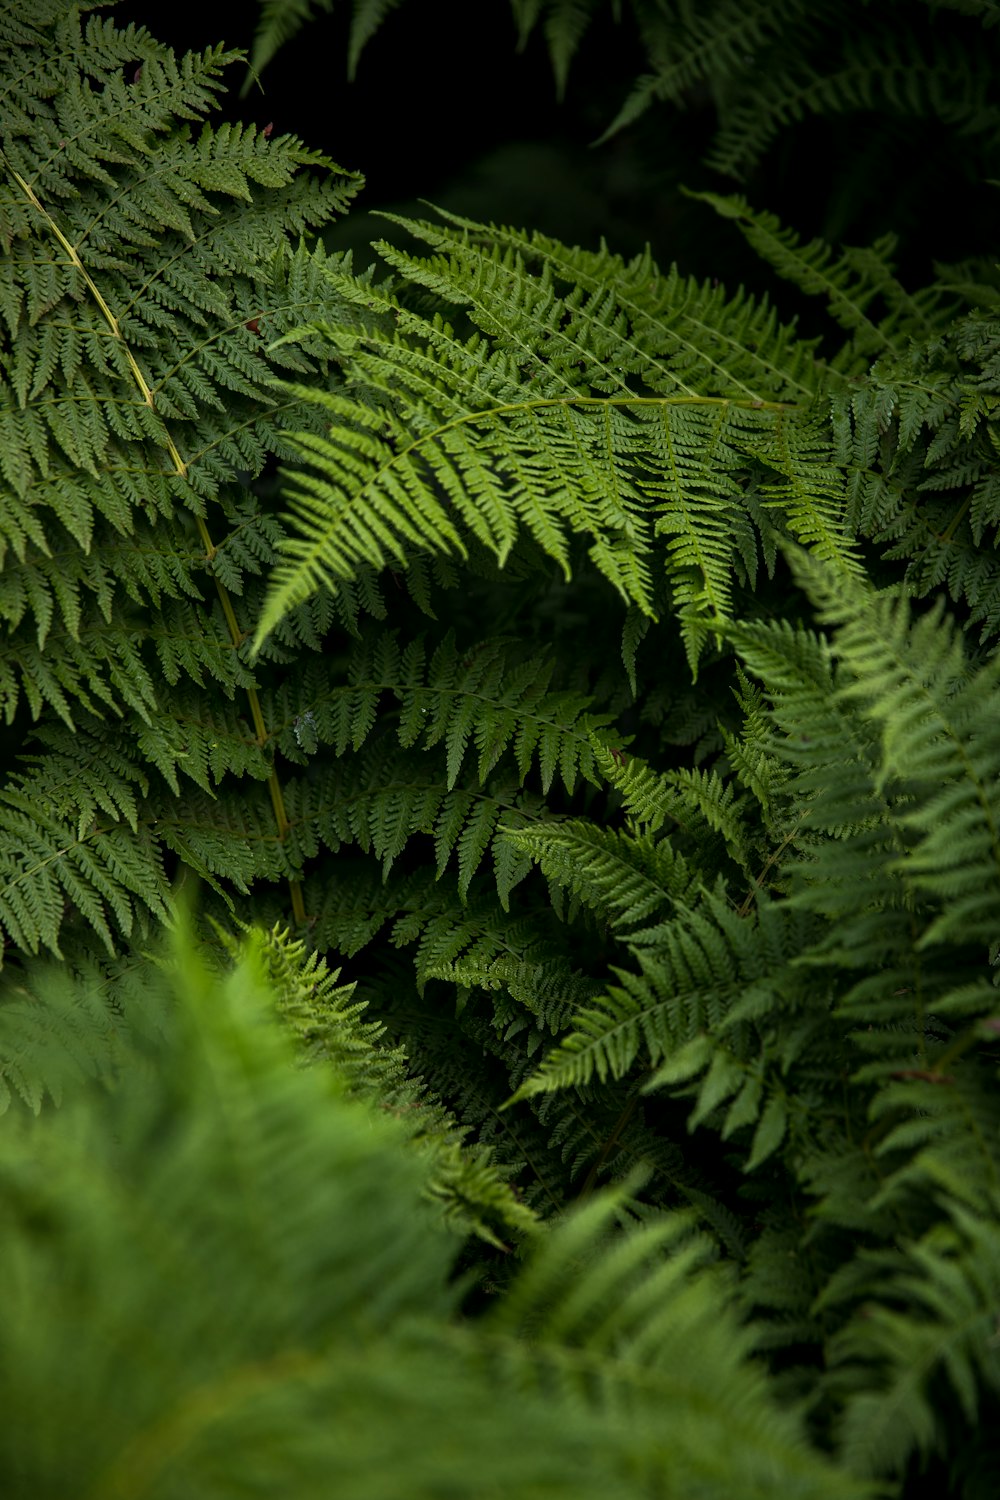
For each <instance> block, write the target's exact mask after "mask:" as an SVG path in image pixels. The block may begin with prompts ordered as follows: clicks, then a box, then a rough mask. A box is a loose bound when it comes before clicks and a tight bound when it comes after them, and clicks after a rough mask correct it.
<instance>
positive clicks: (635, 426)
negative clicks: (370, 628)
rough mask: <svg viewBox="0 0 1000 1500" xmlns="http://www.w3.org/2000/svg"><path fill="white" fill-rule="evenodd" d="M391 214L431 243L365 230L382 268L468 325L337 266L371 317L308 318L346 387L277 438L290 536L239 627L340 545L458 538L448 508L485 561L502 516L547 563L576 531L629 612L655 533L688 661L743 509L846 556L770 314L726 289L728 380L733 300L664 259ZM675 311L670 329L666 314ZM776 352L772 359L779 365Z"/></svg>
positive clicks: (712, 611) (356, 554)
mask: <svg viewBox="0 0 1000 1500" xmlns="http://www.w3.org/2000/svg"><path fill="white" fill-rule="evenodd" d="M406 227H407V228H409V229H410V230H411V231H412V232H414V233H416V234H418V235H419V236H420V237H421V238H424V239H426V240H428V241H429V242H430V243H431V245H432V246H433V247H434V249H435V250H436V251H437V254H436V256H435V257H434V258H432V259H424V260H420V259H417V258H416V257H413V256H408V255H403V254H402V253H401V252H398V251H395V250H393V249H391V247H388V246H382V247H381V249H382V251H383V254H384V255H385V257H386V258H387V260H388V261H389V263H390V265H392V266H393V267H394V268H395V269H396V271H397V272H399V273H400V274H401V276H402V277H403V278H404V279H405V281H406V282H410V283H416V284H418V285H421V286H423V287H425V288H427V289H428V290H430V291H431V292H432V293H433V294H434V295H435V297H437V298H440V299H443V300H445V301H446V302H448V303H451V304H452V305H453V306H457V307H458V308H460V309H462V311H463V313H464V315H466V316H467V317H468V318H469V319H470V320H471V321H472V322H473V323H474V324H475V325H477V326H478V328H479V329H480V330H481V333H476V334H473V335H472V336H471V337H470V338H467V339H460V338H459V337H458V335H457V334H456V333H455V332H454V330H453V329H452V327H451V325H450V324H448V323H446V322H444V321H443V317H442V316H441V314H435V315H434V317H433V318H427V317H425V316H422V315H420V314H417V313H416V312H412V311H409V310H408V308H407V306H406V304H405V302H404V301H402V300H400V296H399V295H393V294H392V293H390V292H387V291H377V292H376V291H375V289H373V288H372V287H371V286H368V285H366V286H365V287H363V288H361V287H354V288H353V290H352V288H351V287H350V286H349V285H348V284H346V283H345V282H343V281H341V280H338V281H337V282H336V286H337V290H338V293H339V294H340V295H341V296H344V297H353V298H355V299H356V301H357V303H358V304H359V309H364V310H365V311H369V312H374V314H375V317H374V318H373V319H371V320H370V321H371V326H370V329H369V330H368V331H366V332H364V333H362V334H360V335H358V334H355V333H353V332H345V331H344V330H343V329H342V328H341V327H336V328H335V327H331V326H328V327H327V328H326V329H325V330H324V331H325V332H326V334H327V336H328V338H329V339H330V343H331V347H332V349H335V350H337V352H338V355H339V358H340V359H341V361H342V363H343V366H344V371H345V376H346V379H347V381H348V383H349V384H353V385H357V386H359V387H360V388H361V395H360V399H357V398H349V397H345V396H341V395H339V394H330V395H320V396H317V397H316V398H315V399H316V400H317V402H318V403H319V404H320V405H321V407H322V409H323V410H324V412H325V413H326V415H327V420H328V421H329V422H330V429H329V432H328V434H326V435H322V436H320V435H317V436H308V435H303V436H302V437H301V438H299V439H298V440H297V441H298V443H299V451H300V453H301V454H302V456H303V457H304V458H305V459H306V460H307V462H308V463H309V464H310V466H311V468H312V470H314V474H310V473H308V472H306V473H303V474H302V475H301V476H297V478H296V481H295V484H294V486H293V487H292V488H290V490H289V498H290V500H291V502H292V511H291V518H292V520H293V522H294V524H295V527H296V530H297V531H298V533H299V536H298V537H297V538H295V539H292V540H289V541H288V542H287V543H285V544H284V550H285V552H286V556H287V559H288V560H287V561H286V563H285V564H284V566H283V567H282V568H281V569H279V570H278V572H277V574H276V577H275V582H274V586H273V588H272V592H271V597H270V600H269V603H268V606H267V608H266V611H265V614H264V617H263V619H262V621H261V623H260V625H259V627H258V630H257V635H256V645H257V646H259V645H260V644H261V643H262V641H263V640H264V639H265V638H266V636H267V633H268V631H269V630H270V629H271V628H273V626H274V625H275V624H277V623H278V622H279V621H280V620H281V618H282V617H283V615H284V614H285V613H286V612H287V610H288V609H289V608H291V607H293V606H294V605H296V604H298V603H301V602H302V601H303V600H305V599H307V598H308V597H309V596H310V594H311V593H313V592H314V591H315V590H316V589H317V588H320V587H325V588H330V589H336V587H337V586H338V583H339V581H340V580H341V579H349V578H350V577H351V576H352V574H353V572H354V570H355V568H356V567H357V566H358V565H359V564H361V563H365V564H368V565H370V566H374V567H384V566H387V565H389V564H390V563H398V564H405V563H406V562H407V561H408V559H409V557H410V556H411V555H413V553H414V552H415V551H416V552H420V551H424V550H433V551H437V552H441V553H448V552H452V553H456V552H457V553H458V555H459V556H464V555H466V553H467V544H466V542H465V540H464V539H463V536H462V534H461V532H460V530H459V529H458V525H457V524H456V523H461V524H462V526H463V527H464V528H465V529H466V530H467V531H468V532H469V534H470V535H471V536H473V537H475V539H476V540H477V541H478V542H479V543H481V544H482V545H484V546H485V547H487V548H488V549H489V550H490V551H491V552H492V553H493V554H494V555H495V556H496V558H497V560H498V562H499V563H500V564H501V565H502V564H503V563H504V562H505V560H506V559H507V557H508V556H509V554H510V550H511V547H512V546H513V544H514V540H515V537H516V536H517V534H518V530H519V529H520V527H522V526H523V527H524V528H526V529H527V531H528V532H529V534H530V535H531V536H532V538H533V539H534V541H535V542H536V543H537V545H539V546H540V547H541V549H542V550H543V551H544V552H545V553H546V554H548V555H549V556H550V557H552V558H553V559H554V560H555V561H556V562H557V563H558V564H559V565H560V567H561V568H562V569H563V572H564V573H565V574H566V575H567V576H568V574H569V552H568V547H567V541H566V535H565V533H566V531H567V530H569V529H572V530H573V531H574V532H576V533H578V534H582V535H585V536H588V537H590V538H591V539H592V544H591V546H590V548H589V553H590V557H591V559H592V560H593V562H594V564H595V566H596V567H597V568H598V570H599V571H600V572H601V573H602V574H603V575H604V576H605V577H606V578H608V579H609V581H610V582H612V583H613V585H614V586H615V587H616V589H617V590H618V591H619V592H620V593H621V594H622V596H623V597H624V598H625V599H626V600H627V601H628V602H629V603H631V604H634V605H635V606H636V607H637V608H638V609H639V610H641V611H642V612H643V613H646V614H651V613H652V612H653V606H652V590H653V579H652V577H651V572H650V563H649V561H648V558H649V554H650V552H651V551H652V548H653V544H654V539H655V538H657V537H659V536H663V535H666V536H669V537H670V538H671V540H670V541H669V542H668V543H667V544H666V547H665V549H663V548H661V549H658V550H660V553H661V556H662V557H663V558H664V562H665V564H666V567H667V576H668V579H669V580H670V584H671V589H672V593H673V596H674V603H675V605H676V606H677V607H678V608H680V609H681V610H683V611H684V612H685V619H686V622H687V623H686V649H687V651H688V656H689V659H690V660H691V662H692V664H693V663H695V662H696V661H697V659H698V656H699V655H700V653H701V650H702V648H703V646H704V642H705V638H706V630H705V628H704V625H703V624H702V623H700V622H701V621H702V620H703V619H705V618H706V617H710V616H711V617H715V616H718V617H720V618H726V617H728V615H729V613H730V593H731V579H732V575H733V573H734V572H735V573H736V576H737V577H738V578H741V579H745V580H747V581H749V582H752V581H753V579H754V578H755V577H756V572H757V565H758V550H757V549H758V533H759V532H761V531H765V530H768V529H769V528H770V526H771V525H772V524H774V523H772V522H771V521H770V520H768V521H766V522H765V520H764V517H763V515H761V511H760V507H762V508H763V509H764V510H765V511H768V512H770V511H775V512H778V513H780V515H781V517H782V520H783V522H784V524H785V525H786V526H787V527H788V528H789V529H790V530H791V532H792V534H793V535H796V536H798V537H800V538H801V539H802V540H803V541H804V542H806V543H807V544H809V545H811V546H812V547H814V548H815V550H816V551H817V554H818V555H819V556H822V557H824V558H826V559H829V560H836V561H837V562H838V564H839V565H840V566H842V567H843V568H845V569H846V570H848V571H852V570H854V571H856V570H857V567H858V563H857V560H856V557H855V554H854V552H853V550H852V546H851V543H850V539H849V538H848V537H847V535H846V533H845V532H844V531H843V527H842V521H841V493H842V492H841V481H840V480H839V477H838V475H837V472H836V470H835V468H834V467H833V466H832V464H831V463H830V461H829V453H828V450H827V449H826V446H825V444H826V440H825V439H824V437H823V436H822V434H821V432H819V431H817V429H816V428H815V426H814V423H813V417H812V408H811V404H810V403H809V402H806V403H805V404H804V405H803V407H802V409H801V411H800V410H799V409H798V408H797V407H796V406H795V405H794V404H790V403H789V402H787V400H785V399H783V398H784V397H786V395H787V393H788V391H789V387H790V386H791V387H795V386H798V387H799V389H800V390H802V389H805V390H807V391H808V388H806V387H802V386H801V382H800V372H801V370H802V352H801V351H798V350H796V349H795V348H794V346H791V345H790V341H789V337H788V334H787V332H786V331H784V330H781V329H780V328H778V326H777V325H776V324H775V323H774V322H773V319H770V318H769V316H767V315H766V314H765V316H764V317H758V316H756V315H755V313H754V310H753V308H752V306H750V307H747V308H746V311H747V319H746V321H747V322H748V323H750V324H752V326H753V329H754V332H755V333H756V334H757V335H758V336H759V337H760V338H761V339H764V340H766V344H765V347H764V349H763V350H761V349H760V348H759V347H758V351H757V353H755V355H754V358H753V360H752V361H750V365H751V366H752V372H753V376H752V378H753V379H754V384H753V385H749V384H747V377H748V376H750V375H751V370H750V369H748V368H747V363H746V361H745V360H744V359H743V358H742V357H741V354H742V349H741V347H734V341H733V339H732V336H731V334H730V333H728V332H726V333H723V332H722V330H721V328H720V329H719V331H718V332H716V327H717V326H718V320H719V319H720V318H725V317H726V316H727V314H728V315H732V316H735V317H736V318H737V319H739V318H741V317H742V314H743V311H744V308H745V306H746V304H745V299H744V298H742V297H740V298H738V299H737V303H736V307H735V308H734V309H727V308H726V304H725V303H724V302H722V301H721V300H720V299H719V298H718V297H716V296H712V295H710V294H707V293H701V294H699V293H697V292H696V291H695V289H694V288H693V287H691V286H688V285H685V284H684V283H682V282H681V281H680V279H679V278H678V277H676V276H674V277H672V278H670V279H669V280H668V281H667V283H666V284H665V285H663V286H660V285H659V284H658V283H657V281H656V278H657V276H658V272H657V270H656V268H655V266H653V265H652V264H651V263H650V262H649V261H648V259H647V258H645V257H640V258H639V259H638V260H637V261H636V262H633V263H632V264H631V265H630V266H629V267H627V268H622V267H621V263H620V262H617V261H615V260H614V259H612V258H611V257H609V256H607V255H602V256H599V257H593V256H591V257H585V256H582V255H579V254H576V255H574V254H571V253H570V252H567V251H566V250H565V249H564V248H563V247H561V246H550V245H549V244H548V243H546V242H544V241H540V242H535V243H533V244H532V245H531V247H530V259H529V257H528V254H526V253H525V250H524V247H523V246H524V242H523V237H513V238H514V241H515V243H514V244H513V245H512V243H511V240H512V237H511V236H510V235H508V234H507V233H506V232H504V231H500V232H499V233H496V234H494V232H493V231H490V230H487V229H485V228H484V227H483V226H476V225H472V224H469V223H468V222H467V221H459V227H456V228H454V229H451V228H444V229H435V228H433V227H432V226H430V225H417V224H413V223H407V225H406ZM480 242H484V243H483V244H482V247H481V248H480ZM532 261H535V262H538V263H539V268H538V270H537V271H536V270H534V267H533V266H532V264H531V262H532ZM619 275H620V276H621V278H622V289H621V291H620V292H619V290H618V286H617V284H616V283H614V282H612V278H613V277H618V276H619ZM560 280H564V281H565V282H566V283H567V284H568V288H567V290H566V291H565V292H564V293H562V294H561V295H560V294H559V292H558V291H557V283H558V281H560ZM640 282H641V283H642V287H641V288H640V287H638V286H637V283H640ZM650 287H651V288H652V292H653V295H652V297H651V296H650V294H649V288H650ZM633 288H635V290H633ZM692 303H693V304H694V308H696V310H697V320H696V319H695V317H694V316H693V315H692V314H693V311H694V309H693V308H692V307H691V304H692ZM678 320H683V321H682V322H681V326H682V328H685V330H686V329H688V328H689V329H690V334H689V335H688V336H687V337H683V338H679V337H678V335H677V333H675V331H674V328H673V325H674V323H675V322H677V321H678ZM707 320H711V321H710V323H709V326H706V321H707ZM730 348H732V349H733V356H732V358H731V359H730V358H727V353H728V350H729V349H730ZM786 358H787V360H788V365H789V368H788V369H787V370H786V369H783V368H782V365H781V364H779V363H778V361H782V363H784V361H785V360H786ZM609 371H610V377H609ZM695 371H697V372H698V374H699V375H700V377H701V381H702V382H703V383H702V385H701V389H700V390H699V389H698V388H697V387H695V386H693V385H692V384H691V377H692V375H693V374H694V372H695ZM525 372H527V375H526V374H525ZM292 390H293V394H295V395H296V396H297V397H300V398H303V399H308V393H307V392H306V390H305V389H304V388H302V387H300V386H296V387H293V388H292ZM602 390H606V391H607V392H608V394H607V395H604V394H600V392H601V391H602ZM721 391H724V392H725V393H726V394H724V395H722V394H716V393H717V392H721ZM647 392H648V394H647ZM654 393H655V394H654ZM758 494H759V496H760V499H759V501H758V502H757V503H756V504H755V503H754V501H755V498H756V496H757V495H758ZM755 521H756V525H755V524H754V522H755ZM778 524H781V522H779V523H778ZM765 545H766V544H765Z"/></svg>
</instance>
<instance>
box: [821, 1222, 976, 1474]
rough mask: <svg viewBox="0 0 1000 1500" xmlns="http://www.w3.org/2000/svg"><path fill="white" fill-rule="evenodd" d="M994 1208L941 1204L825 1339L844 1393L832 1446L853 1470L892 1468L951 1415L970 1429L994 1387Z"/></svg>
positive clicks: (925, 1444)
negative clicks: (875, 1299) (873, 1300)
mask: <svg viewBox="0 0 1000 1500" xmlns="http://www.w3.org/2000/svg"><path fill="white" fill-rule="evenodd" d="M996 1211H997V1205H996V1202H995V1199H994V1202H993V1205H992V1207H991V1210H990V1214H989V1217H988V1218H983V1217H982V1216H980V1215H979V1214H976V1213H973V1212H972V1211H970V1210H969V1209H967V1208H965V1207H963V1206H961V1205H960V1204H957V1203H950V1204H949V1205H948V1215H947V1220H946V1221H945V1222H944V1223H941V1224H939V1225H936V1226H935V1227H934V1228H933V1229H932V1230H930V1231H929V1232H928V1233H927V1234H926V1235H925V1236H924V1237H923V1238H922V1239H921V1240H920V1241H919V1242H918V1243H916V1244H914V1245H912V1246H909V1247H907V1249H908V1253H907V1256H906V1259H905V1261H902V1258H901V1257H895V1258H894V1263H890V1264H889V1265H888V1266H885V1265H883V1266H881V1267H879V1270H880V1272H881V1274H880V1276H879V1290H880V1298H879V1304H878V1305H872V1304H870V1303H869V1304H867V1305H866V1306H865V1307H863V1308H862V1309H861V1315H856V1316H855V1317H854V1318H853V1319H852V1321H851V1322H850V1323H849V1324H848V1326H847V1327H846V1328H845V1329H844V1330H843V1332H842V1333H841V1334H840V1335H838V1337H837V1338H836V1340H835V1341H834V1343H833V1346H832V1351H831V1352H832V1356H833V1367H832V1370H831V1382H832V1384H833V1386H834V1389H836V1390H838V1392H839V1393H843V1396H844V1398H845V1399H844V1411H843V1416H842V1419H841V1422H840V1424H839V1432H838V1439H839V1448H840V1453H841V1455H842V1459H843V1462H844V1463H845V1465H846V1466H847V1467H848V1468H849V1469H850V1470H851V1471H852V1472H854V1473H855V1474H860V1475H870V1474H885V1473H899V1472H901V1471H902V1470H903V1469H904V1467H905V1465H906V1462H907V1460H908V1459H909V1457H910V1456H911V1454H912V1453H913V1452H914V1451H916V1452H917V1453H918V1454H919V1455H921V1456H924V1457H926V1456H927V1455H928V1454H929V1453H931V1452H932V1451H934V1450H935V1449H940V1448H941V1447H942V1446H943V1445H944V1442H945V1438H946V1434H947V1435H948V1436H949V1437H951V1436H953V1427H954V1423H955V1422H956V1420H957V1421H959V1422H961V1423H962V1425H963V1426H964V1427H966V1428H967V1429H972V1428H973V1427H974V1426H975V1424H976V1422H977V1420H978V1418H979V1414H980V1408H981V1406H982V1405H983V1404H985V1402H987V1401H989V1400H990V1399H991V1398H993V1399H995V1397H996V1395H997V1394H998V1393H1000V1355H998V1353H997V1348H996V1307H997V1297H998V1295H1000V1277H998V1270H997V1268H998V1266H1000V1236H998V1232H997V1225H996ZM873 1260H874V1261H875V1262H876V1263H877V1260H878V1257H873ZM872 1269H873V1270H874V1269H875V1266H874V1265H873V1267H872ZM945 1392H947V1394H948V1395H949V1396H950V1397H951V1400H950V1402H948V1404H947V1405H944V1404H943V1401H942V1397H943V1395H944V1394H945ZM948 1424H952V1426H951V1428H949V1427H948Z"/></svg>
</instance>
